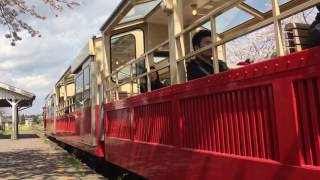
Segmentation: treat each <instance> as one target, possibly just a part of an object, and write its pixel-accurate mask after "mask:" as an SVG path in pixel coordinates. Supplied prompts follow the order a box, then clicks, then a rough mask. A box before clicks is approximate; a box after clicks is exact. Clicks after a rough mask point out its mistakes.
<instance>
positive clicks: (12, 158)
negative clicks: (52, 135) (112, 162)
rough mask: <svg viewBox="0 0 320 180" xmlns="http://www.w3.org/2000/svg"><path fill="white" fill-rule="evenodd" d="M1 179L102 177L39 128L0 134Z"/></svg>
mask: <svg viewBox="0 0 320 180" xmlns="http://www.w3.org/2000/svg"><path fill="white" fill-rule="evenodd" d="M0 179H63V180H69V179H70V180H72V179H90V180H91V179H93V180H95V179H105V178H104V177H103V176H101V175H99V174H97V173H96V172H95V171H93V170H91V169H90V168H89V167H88V166H86V165H85V164H83V163H81V162H80V161H79V160H77V159H76V158H75V157H74V156H73V155H71V154H69V153H68V152H67V151H65V150H64V149H62V148H61V147H59V146H58V145H56V144H55V143H53V142H51V141H49V140H48V139H46V137H44V136H43V135H42V133H39V132H38V131H35V130H33V131H28V132H21V133H20V136H19V140H11V139H10V135H0Z"/></svg>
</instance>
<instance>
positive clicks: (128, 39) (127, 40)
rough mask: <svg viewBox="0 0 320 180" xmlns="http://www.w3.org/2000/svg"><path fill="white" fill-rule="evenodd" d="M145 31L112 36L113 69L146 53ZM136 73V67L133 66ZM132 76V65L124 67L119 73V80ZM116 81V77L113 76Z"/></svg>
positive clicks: (138, 30)
mask: <svg viewBox="0 0 320 180" xmlns="http://www.w3.org/2000/svg"><path fill="white" fill-rule="evenodd" d="M143 42H144V41H143V31H142V30H140V29H137V30H134V31H130V32H127V33H123V34H118V35H114V36H112V37H111V71H112V72H113V71H115V70H116V69H117V68H120V67H121V66H123V65H124V64H126V63H127V62H128V61H130V60H132V59H135V58H136V57H137V56H140V55H141V54H143V53H144V43H143ZM133 73H134V74H136V68H135V67H134V68H133ZM128 77H130V67H129V66H126V67H125V68H122V69H121V70H120V71H119V73H118V79H119V81H121V80H123V79H125V78H128ZM113 80H114V81H115V78H114V77H113Z"/></svg>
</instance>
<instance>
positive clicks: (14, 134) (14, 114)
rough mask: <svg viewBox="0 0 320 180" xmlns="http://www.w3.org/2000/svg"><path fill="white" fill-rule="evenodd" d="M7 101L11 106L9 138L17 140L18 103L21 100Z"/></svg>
mask: <svg viewBox="0 0 320 180" xmlns="http://www.w3.org/2000/svg"><path fill="white" fill-rule="evenodd" d="M7 101H8V102H9V103H10V104H11V108H12V133H11V140H17V139H18V133H19V132H18V125H19V119H18V116H19V114H18V105H19V102H20V101H21V100H11V101H10V100H8V99H7Z"/></svg>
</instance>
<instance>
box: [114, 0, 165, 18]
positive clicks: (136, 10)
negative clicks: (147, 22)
mask: <svg viewBox="0 0 320 180" xmlns="http://www.w3.org/2000/svg"><path fill="white" fill-rule="evenodd" d="M160 2H161V0H153V1H149V2H146V3H140V4H137V5H135V6H134V7H133V8H132V9H131V10H130V11H129V12H128V13H127V14H126V15H125V16H124V18H123V19H122V20H121V21H120V24H121V23H126V22H130V21H134V20H138V19H141V18H144V17H145V16H146V15H148V14H149V13H150V12H151V11H152V10H153V9H154V8H155V7H156V6H157V5H158V4H159V3H160Z"/></svg>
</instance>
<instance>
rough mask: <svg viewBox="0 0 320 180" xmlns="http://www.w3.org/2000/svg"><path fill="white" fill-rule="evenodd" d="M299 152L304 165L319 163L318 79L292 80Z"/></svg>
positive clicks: (319, 102)
mask: <svg viewBox="0 0 320 180" xmlns="http://www.w3.org/2000/svg"><path fill="white" fill-rule="evenodd" d="M294 90H295V98H296V104H295V105H296V106H297V109H299V111H297V117H298V128H299V134H300V136H299V137H300V141H301V142H302V146H301V147H300V148H301V152H302V156H303V163H304V164H305V165H312V166H319V165H320V132H319V128H320V121H319V120H320V118H319V117H320V116H319V113H320V111H319V110H320V96H319V94H320V79H319V78H315V79H307V80H300V81H296V82H294Z"/></svg>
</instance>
